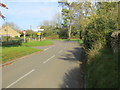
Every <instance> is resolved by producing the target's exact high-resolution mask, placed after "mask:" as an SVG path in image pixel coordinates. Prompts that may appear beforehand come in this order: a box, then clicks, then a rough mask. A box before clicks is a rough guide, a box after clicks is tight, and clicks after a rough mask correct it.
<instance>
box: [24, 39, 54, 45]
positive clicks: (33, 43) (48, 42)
mask: <svg viewBox="0 0 120 90" xmlns="http://www.w3.org/2000/svg"><path fill="white" fill-rule="evenodd" d="M52 44H53V42H52V41H51V40H45V41H31V42H27V43H23V44H22V45H23V46H46V45H52Z"/></svg>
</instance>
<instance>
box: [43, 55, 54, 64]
mask: <svg viewBox="0 0 120 90" xmlns="http://www.w3.org/2000/svg"><path fill="white" fill-rule="evenodd" d="M54 57H55V55H53V56H52V57H50V58H48V59H47V60H46V61H44V62H43V63H46V62H48V61H49V60H50V59H52V58H54Z"/></svg>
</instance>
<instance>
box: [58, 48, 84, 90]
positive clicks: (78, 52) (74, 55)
mask: <svg viewBox="0 0 120 90" xmlns="http://www.w3.org/2000/svg"><path fill="white" fill-rule="evenodd" d="M82 58H83V49H82V48H81V47H75V48H74V49H73V50H68V53H67V54H66V55H64V56H63V58H60V59H61V60H66V61H72V62H79V67H75V68H73V69H71V70H70V71H69V72H68V73H65V76H64V78H63V80H64V83H63V84H62V85H60V87H61V88H80V89H79V90H83V88H84V75H83V65H82V64H83V60H82Z"/></svg>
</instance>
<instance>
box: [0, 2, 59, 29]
mask: <svg viewBox="0 0 120 90" xmlns="http://www.w3.org/2000/svg"><path fill="white" fill-rule="evenodd" d="M2 3H5V4H6V5H7V7H8V8H9V9H4V8H0V9H1V11H2V13H3V14H4V16H5V17H6V21H7V22H12V23H15V24H16V25H18V26H19V27H20V28H21V29H24V30H25V29H30V25H32V29H33V30H35V29H36V28H38V25H40V24H42V22H43V21H45V20H53V19H54V17H55V15H56V14H57V13H60V12H61V7H58V2H57V1H55V0H52V1H51V0H39V1H38V0H4V2H3V1H2ZM2 23H4V20H2V22H0V24H2Z"/></svg>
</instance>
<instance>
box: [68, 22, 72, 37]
mask: <svg viewBox="0 0 120 90" xmlns="http://www.w3.org/2000/svg"><path fill="white" fill-rule="evenodd" d="M71 29H72V25H71V24H70V27H69V31H68V39H70V38H71Z"/></svg>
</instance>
